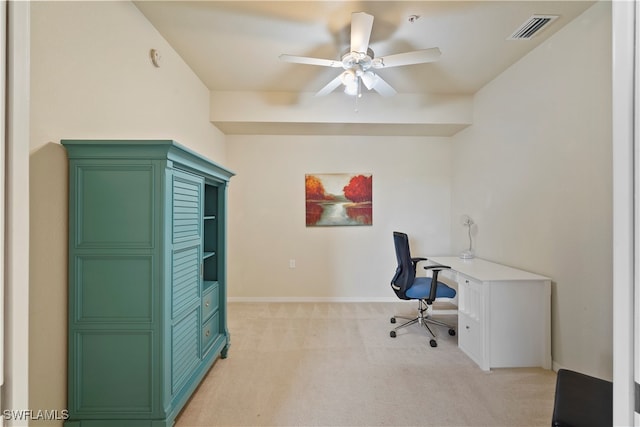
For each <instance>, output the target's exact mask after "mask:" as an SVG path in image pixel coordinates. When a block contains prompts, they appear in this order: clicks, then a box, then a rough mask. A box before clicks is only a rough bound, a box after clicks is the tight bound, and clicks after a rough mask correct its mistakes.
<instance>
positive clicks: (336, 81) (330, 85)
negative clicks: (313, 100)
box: [314, 74, 342, 96]
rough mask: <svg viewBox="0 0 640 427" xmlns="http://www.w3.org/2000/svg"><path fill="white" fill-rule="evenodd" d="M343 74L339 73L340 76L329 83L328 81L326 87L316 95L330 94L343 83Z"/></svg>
mask: <svg viewBox="0 0 640 427" xmlns="http://www.w3.org/2000/svg"><path fill="white" fill-rule="evenodd" d="M341 77H342V74H338V77H336V78H335V79H333V80H331V81H330V82H329V83H327V85H326V86H325V87H323V88H322V89H320V90H319V91H318V92H317V93H316V94H315V95H314V96H325V95H329V94H330V93H331V92H333V91H334V90H335V89H336V88H337V87H338V86H340V85H341V84H342V79H341Z"/></svg>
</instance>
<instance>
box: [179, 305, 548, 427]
mask: <svg viewBox="0 0 640 427" xmlns="http://www.w3.org/2000/svg"><path fill="white" fill-rule="evenodd" d="M415 307H417V305H414V304H410V305H407V304H406V303H402V302H400V303H229V305H228V311H229V314H228V321H229V330H230V333H231V347H230V350H229V356H228V358H227V359H219V360H218V361H217V362H216V363H215V364H214V366H213V368H212V369H211V370H210V371H209V373H208V375H207V377H206V378H205V379H204V381H203V382H202V384H201V385H200V387H199V388H198V390H197V391H196V393H195V394H194V395H193V397H192V399H191V400H190V402H189V403H188V404H187V406H186V407H185V409H184V411H183V412H182V413H181V415H180V416H179V418H178V420H177V422H176V427H195V426H494V427H495V426H509V427H517V426H548V425H550V423H551V414H552V412H553V397H554V390H555V380H556V374H555V373H554V372H553V371H548V370H544V369H539V368H519V369H495V370H492V371H491V372H483V371H481V370H480V368H479V367H478V366H477V365H476V364H475V363H474V362H473V361H471V359H469V358H468V357H467V356H466V355H465V354H464V353H463V352H462V351H461V350H459V349H458V347H457V337H451V336H449V335H448V334H447V331H446V329H444V328H438V329H436V333H437V334H438V347H437V348H431V347H430V346H429V343H428V339H427V334H426V332H425V331H423V330H422V329H421V327H420V326H418V325H414V326H411V327H410V328H409V329H408V330H404V331H399V332H398V336H397V338H390V337H389V331H390V329H391V327H392V325H391V324H390V323H389V319H390V317H391V316H393V315H394V314H405V315H413V314H414V313H413V309H414V308H415ZM441 319H443V320H447V321H451V320H453V321H454V322H455V316H448V317H444V318H441Z"/></svg>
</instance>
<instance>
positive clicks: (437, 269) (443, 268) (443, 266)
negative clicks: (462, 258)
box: [423, 264, 451, 271]
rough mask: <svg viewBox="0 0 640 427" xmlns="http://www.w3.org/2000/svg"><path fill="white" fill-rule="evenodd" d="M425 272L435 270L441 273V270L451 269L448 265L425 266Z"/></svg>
mask: <svg viewBox="0 0 640 427" xmlns="http://www.w3.org/2000/svg"><path fill="white" fill-rule="evenodd" d="M423 268H424V269H425V270H435V271H440V270H445V269H447V268H451V267H449V266H448V265H440V264H438V265H425V266H424V267H423Z"/></svg>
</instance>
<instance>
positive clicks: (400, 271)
mask: <svg viewBox="0 0 640 427" xmlns="http://www.w3.org/2000/svg"><path fill="white" fill-rule="evenodd" d="M393 243H394V245H395V247H396V260H397V261H398V266H397V267H396V274H395V275H394V276H393V279H391V289H393V291H394V292H395V293H396V295H397V296H398V298H400V299H409V298H407V296H406V295H405V292H406V291H407V289H409V288H410V287H411V285H413V281H414V280H415V278H416V266H415V264H414V263H413V262H412V260H411V251H410V250H409V236H407V235H406V234H405V233H400V232H399V231H394V232H393Z"/></svg>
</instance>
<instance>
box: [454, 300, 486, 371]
mask: <svg viewBox="0 0 640 427" xmlns="http://www.w3.org/2000/svg"><path fill="white" fill-rule="evenodd" d="M483 344H484V343H483V331H482V326H481V325H480V322H479V321H477V320H475V319H473V318H472V317H470V316H468V315H466V314H464V313H461V312H458V347H460V349H461V350H462V351H464V352H465V353H466V354H467V356H469V357H470V358H471V359H472V360H473V361H474V362H476V363H477V364H478V365H480V367H482V366H483V362H484V360H483V354H484V351H483Z"/></svg>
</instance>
